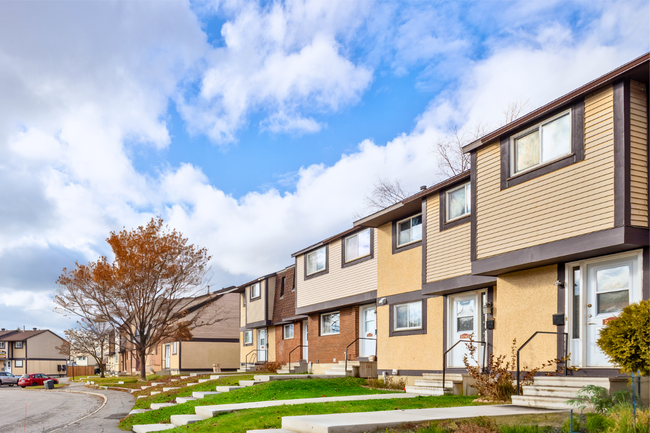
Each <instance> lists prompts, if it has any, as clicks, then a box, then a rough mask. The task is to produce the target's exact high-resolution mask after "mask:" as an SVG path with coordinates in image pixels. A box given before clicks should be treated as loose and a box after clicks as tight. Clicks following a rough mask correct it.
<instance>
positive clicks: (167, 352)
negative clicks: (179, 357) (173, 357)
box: [165, 344, 170, 368]
mask: <svg viewBox="0 0 650 433" xmlns="http://www.w3.org/2000/svg"><path fill="white" fill-rule="evenodd" d="M169 355H170V345H169V344H165V368H169V365H170V364H169V357H170V356H169Z"/></svg>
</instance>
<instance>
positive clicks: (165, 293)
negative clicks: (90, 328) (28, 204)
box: [54, 218, 222, 380]
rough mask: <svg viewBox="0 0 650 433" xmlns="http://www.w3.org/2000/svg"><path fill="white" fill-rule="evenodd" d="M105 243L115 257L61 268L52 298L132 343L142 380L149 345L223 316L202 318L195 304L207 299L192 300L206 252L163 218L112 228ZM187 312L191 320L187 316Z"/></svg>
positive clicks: (66, 311) (199, 284)
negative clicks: (107, 325) (165, 223)
mask: <svg viewBox="0 0 650 433" xmlns="http://www.w3.org/2000/svg"><path fill="white" fill-rule="evenodd" d="M106 241H107V242H108V244H109V245H110V246H111V249H112V250H113V253H114V254H115V260H114V261H113V262H109V261H108V259H107V258H106V257H100V258H99V259H98V260H97V261H96V262H90V263H88V264H87V265H81V264H79V263H76V264H75V269H73V270H71V271H68V270H67V269H63V273H62V274H61V276H60V277H59V279H58V280H57V284H58V286H59V290H58V292H57V296H56V297H55V298H54V302H55V303H56V304H57V305H58V310H57V311H59V312H62V313H63V314H71V315H76V316H79V317H82V318H85V319H88V320H90V321H92V322H95V323H108V324H110V325H111V326H112V327H113V328H114V329H115V330H116V331H117V332H119V333H120V334H121V335H122V336H123V337H124V338H125V339H126V340H127V342H128V343H129V344H130V345H132V348H133V350H134V351H135V353H136V354H137V355H138V359H139V360H140V377H141V379H142V380H145V379H146V368H145V367H146V357H147V353H149V352H150V351H151V349H152V348H153V347H155V346H156V345H158V344H160V343H161V342H163V341H164V340H166V339H175V340H178V339H186V338H188V335H190V336H191V329H193V328H196V327H198V326H204V325H209V324H213V323H216V322H217V321H219V320H222V317H221V315H220V314H213V315H212V316H211V317H207V318H204V317H202V316H201V315H200V310H201V308H200V307H202V306H204V305H206V304H207V302H206V301H203V302H198V303H197V299H196V298H195V296H196V295H197V294H199V293H203V291H204V290H205V287H204V285H203V281H204V279H205V276H206V274H207V272H208V262H209V261H210V256H209V255H208V253H207V250H206V249H205V248H198V247H196V246H194V245H191V244H188V240H187V239H186V238H184V237H183V236H182V234H181V233H179V232H177V231H176V230H170V229H169V228H167V227H164V226H163V220H162V218H157V219H153V218H152V219H151V221H150V222H149V223H148V224H147V225H146V226H144V227H142V226H140V227H138V228H137V229H134V230H131V231H127V230H123V231H121V232H119V233H116V232H111V234H110V236H109V238H108V239H107V240H106ZM206 297H207V298H210V295H207V296H206ZM215 299H216V296H215ZM188 309H191V310H188ZM190 311H191V312H193V313H194V314H193V316H192V321H191V322H189V321H187V319H186V316H187V315H188V314H189V313H190Z"/></svg>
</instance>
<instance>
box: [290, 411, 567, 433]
mask: <svg viewBox="0 0 650 433" xmlns="http://www.w3.org/2000/svg"><path fill="white" fill-rule="evenodd" d="M553 412H564V411H563V410H547V409H534V408H526V407H518V406H512V405H499V406H460V407H448V408H434V409H408V410H390V411H380V412H357V413H339V414H331V415H302V416H289V417H283V418H282V428H283V429H285V430H289V431H293V432H312V433H344V432H345V433H362V432H366V431H374V430H379V429H386V428H391V427H397V426H399V425H402V424H404V423H418V422H425V421H434V420H443V419H459V418H475V417H479V416H490V417H491V416H502V415H527V414H543V413H553Z"/></svg>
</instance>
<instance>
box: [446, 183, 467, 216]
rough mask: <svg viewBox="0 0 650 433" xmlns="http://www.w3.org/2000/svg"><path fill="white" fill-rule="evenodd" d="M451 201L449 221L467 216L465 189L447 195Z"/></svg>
mask: <svg viewBox="0 0 650 433" xmlns="http://www.w3.org/2000/svg"><path fill="white" fill-rule="evenodd" d="M447 198H448V199H449V215H448V219H450V220H452V219H454V218H458V217H459V216H461V215H464V214H466V213H467V212H466V206H465V204H466V200H465V188H459V189H457V190H455V191H451V192H449V193H448V194H447Z"/></svg>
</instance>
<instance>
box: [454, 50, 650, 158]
mask: <svg viewBox="0 0 650 433" xmlns="http://www.w3.org/2000/svg"><path fill="white" fill-rule="evenodd" d="M648 60H650V53H646V54H643V55H642V56H639V57H637V58H636V59H634V60H632V61H630V62H628V63H626V64H624V65H622V66H620V67H618V68H616V69H614V70H613V71H611V72H609V73H607V74H605V75H602V76H600V77H599V78H597V79H595V80H592V81H590V82H588V83H587V84H585V85H583V86H580V87H578V88H577V89H575V90H574V91H572V92H569V93H567V94H566V95H564V96H562V97H560V98H558V99H556V100H554V101H551V102H549V103H548V104H546V105H544V106H542V107H540V108H538V109H537V110H533V111H531V112H530V113H528V114H526V115H525V116H522V117H520V118H519V119H517V120H515V121H513V122H510V123H509V124H507V125H505V126H503V127H501V128H499V129H497V130H495V131H493V132H491V133H490V134H488V135H486V136H484V137H482V138H480V139H478V140H476V141H474V142H472V143H470V144H468V145H466V146H464V147H463V152H465V153H467V152H470V151H473V150H476V149H478V148H480V147H482V146H483V145H485V144H486V143H489V142H491V141H492V140H494V139H495V138H497V137H499V136H501V135H504V134H510V131H512V130H513V129H515V128H517V127H519V126H521V125H523V124H526V123H529V122H532V121H534V120H535V119H537V118H540V117H542V116H545V115H547V114H548V113H549V112H551V111H553V110H555V108H556V107H558V106H561V105H565V104H567V103H568V102H571V101H572V100H574V99H576V98H578V97H581V96H584V95H586V94H587V93H590V92H592V91H594V90H596V89H597V88H599V87H603V86H605V85H606V84H609V83H610V82H612V81H613V80H615V79H617V78H618V77H620V76H621V75H623V74H626V73H628V72H630V71H631V70H632V69H634V68H636V67H638V66H641V65H642V64H643V63H647V62H648Z"/></svg>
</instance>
